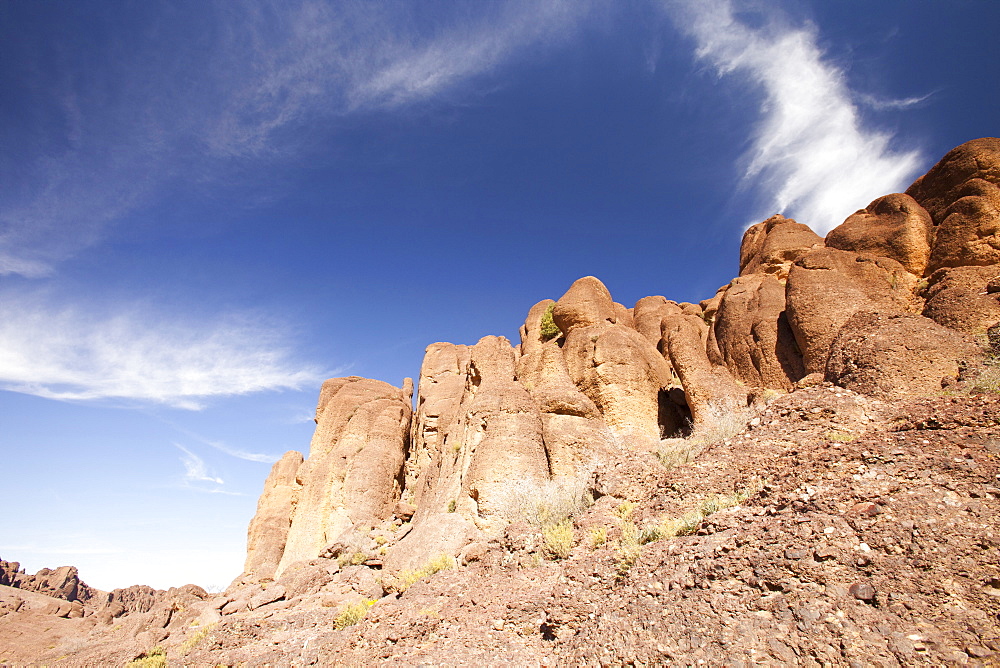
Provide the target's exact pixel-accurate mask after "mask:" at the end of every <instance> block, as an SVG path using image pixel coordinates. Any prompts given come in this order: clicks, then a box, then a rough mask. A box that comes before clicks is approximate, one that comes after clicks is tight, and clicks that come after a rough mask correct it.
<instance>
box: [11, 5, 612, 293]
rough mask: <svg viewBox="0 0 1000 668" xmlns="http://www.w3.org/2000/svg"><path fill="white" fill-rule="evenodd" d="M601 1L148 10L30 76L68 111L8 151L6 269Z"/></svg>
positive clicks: (407, 95)
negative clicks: (81, 53) (124, 31)
mask: <svg viewBox="0 0 1000 668" xmlns="http://www.w3.org/2000/svg"><path fill="white" fill-rule="evenodd" d="M603 1H604V0H514V1H512V2H507V3H501V4H499V5H493V4H492V3H481V2H478V0H474V1H472V2H445V3H420V4H413V3H408V2H399V3H392V2H390V3H371V2H358V1H352V0H340V1H338V2H323V1H319V0H293V1H291V2H289V1H288V0H281V1H280V2H279V1H278V0H261V1H260V2H256V3H231V2H226V1H225V0H217V1H215V2H208V3H204V4H203V5H201V4H199V22H198V24H197V25H193V24H192V23H191V22H190V21H178V20H177V15H176V14H174V13H165V14H163V15H162V16H161V15H158V14H156V12H157V11H158V10H156V9H155V7H154V6H152V5H137V6H136V7H141V8H142V9H141V10H140V14H141V18H137V19H135V20H134V21H133V22H132V23H133V24H134V25H131V26H130V28H131V29H132V30H133V31H137V35H136V38H135V39H130V40H123V41H122V42H121V43H120V44H118V43H116V46H115V48H113V49H112V48H110V47H109V48H108V50H107V51H106V52H101V51H95V52H93V53H87V54H86V56H87V58H88V60H87V61H86V62H83V61H82V60H80V59H79V58H78V54H75V53H72V52H71V51H66V52H62V53H57V56H58V58H57V59H58V60H59V61H60V62H62V63H63V64H64V65H63V67H62V68H61V69H60V70H59V71H57V72H46V71H44V70H40V69H38V68H36V69H32V70H25V71H24V77H25V80H26V83H25V89H26V90H29V89H30V90H31V91H32V94H33V95H37V96H38V99H37V100H33V102H34V103H35V105H34V106H36V107H37V108H38V109H39V110H40V111H39V114H43V113H44V114H45V115H46V116H52V117H55V118H57V122H52V123H48V124H46V125H45V127H44V129H43V130H37V129H36V130H37V131H36V132H34V133H27V132H25V133H22V134H23V138H21V140H20V141H19V151H18V152H17V153H11V152H6V153H5V155H2V156H0V177H2V178H3V183H4V188H5V196H4V200H5V201H4V206H3V207H2V208H0V275H4V274H20V275H23V276H28V277H40V276H45V275H47V274H50V273H52V271H53V270H54V267H56V266H57V265H58V263H59V262H60V261H62V260H64V259H66V258H68V257H70V256H72V255H74V254H76V253H78V252H79V251H81V250H82V249H84V248H86V247H88V246H90V245H92V244H94V243H96V242H98V241H99V240H100V239H101V238H102V236H103V235H104V234H105V233H106V231H107V229H108V228H109V227H110V226H112V225H114V224H116V223H117V222H118V221H121V220H122V219H124V218H126V217H127V215H128V214H129V213H130V212H132V211H134V210H136V208H137V207H140V206H142V205H144V204H147V203H149V202H153V201H156V199H157V198H158V197H160V196H162V192H163V191H164V189H165V188H166V187H167V186H169V185H171V184H173V183H175V182H176V181H178V180H183V181H185V182H187V183H189V184H190V183H192V182H193V183H203V184H205V183H207V184H212V185H213V187H214V186H215V185H218V184H220V183H226V182H228V181H229V180H230V179H231V178H233V175H234V174H236V173H240V172H241V170H247V169H253V168H263V167H268V166H271V165H273V164H276V163H274V161H281V160H285V159H290V158H294V157H296V156H299V155H301V154H302V153H303V152H304V151H307V150H310V149H311V148H312V147H313V143H312V142H313V140H314V139H315V135H316V133H319V132H328V131H329V128H328V127H324V126H328V125H329V123H328V121H330V119H335V118H338V117H343V116H345V115H350V114H357V113H363V112H366V111H370V110H373V109H385V108H398V107H400V106H402V105H406V104H409V103H413V102H417V101H421V100H426V99H428V98H430V97H433V96H436V95H440V94H442V93H443V92H445V91H447V90H450V89H452V88H453V87H455V86H456V85H457V84H459V83H461V82H464V81H469V80H470V79H472V78H473V77H476V76H477V75H480V74H482V73H486V72H490V71H491V70H492V69H493V68H495V67H497V66H498V65H499V64H501V63H504V62H507V61H509V60H511V59H513V58H516V57H518V55H519V54H523V53H524V52H526V51H527V50H529V49H530V47H543V46H548V45H551V44H556V43H558V42H559V41H560V40H561V39H563V38H565V37H566V36H568V35H570V34H572V33H573V32H574V30H575V29H576V27H577V26H578V24H579V22H580V21H581V20H582V17H585V16H587V14H588V12H589V9H590V6H591V5H593V4H600V3H602V2H603ZM72 36H74V35H71V37H72ZM75 37H78V35H77V36H75ZM73 45H74V41H73V40H71V39H65V40H58V39H52V37H51V36H48V39H47V40H46V41H45V42H44V44H43V45H42V46H39V47H37V48H39V49H56V50H58V49H72V48H73ZM123 49H125V50H126V51H125V52H123V51H122V50H123ZM128 49H131V50H130V51H129V50H128ZM21 55H22V56H23V57H21V58H19V59H18V60H20V61H23V62H37V63H44V62H47V60H50V59H51V58H49V56H50V55H51V54H50V53H48V52H45V56H46V57H40V55H39V54H37V53H34V52H32V53H25V54H21ZM74 68H76V69H74ZM29 80H30V83H27V81H29ZM108 91H113V93H109V92H108ZM56 135H58V136H56Z"/></svg>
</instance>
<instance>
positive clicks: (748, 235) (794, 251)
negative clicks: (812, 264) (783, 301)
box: [740, 216, 823, 279]
mask: <svg viewBox="0 0 1000 668" xmlns="http://www.w3.org/2000/svg"><path fill="white" fill-rule="evenodd" d="M822 245H823V238H822V237H821V236H819V235H818V234H816V233H815V232H813V231H812V230H811V229H809V226H807V225H803V224H802V223H797V222H795V221H794V220H792V219H791V218H785V217H784V216H771V217H770V218H768V219H767V220H765V221H764V222H762V223H757V224H756V225H751V226H750V228H749V229H748V230H747V231H746V232H745V233H744V234H743V243H742V244H741V245H740V276H745V275H747V274H757V273H764V274H773V275H774V276H775V277H777V278H779V279H783V278H785V277H787V276H788V271H789V269H790V268H791V265H792V262H794V261H795V260H796V259H797V258H799V257H801V256H802V255H804V254H805V253H806V252H808V251H809V250H812V249H813V248H819V247H821V246H822Z"/></svg>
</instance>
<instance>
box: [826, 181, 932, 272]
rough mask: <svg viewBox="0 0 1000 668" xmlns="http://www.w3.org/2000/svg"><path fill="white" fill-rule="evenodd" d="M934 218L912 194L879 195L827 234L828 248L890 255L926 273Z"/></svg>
mask: <svg viewBox="0 0 1000 668" xmlns="http://www.w3.org/2000/svg"><path fill="white" fill-rule="evenodd" d="M933 239H934V222H933V221H932V220H931V217H930V214H928V213H927V212H926V211H925V210H924V208H923V207H922V206H920V205H919V204H917V202H916V200H914V199H913V198H912V197H910V196H909V195H904V194H901V193H895V194H892V195H886V196H884V197H879V198H878V199H876V200H875V201H874V202H872V203H871V204H869V205H868V206H867V207H866V208H864V209H862V210H860V211H858V212H857V213H855V214H853V215H851V216H850V217H848V219H847V220H845V221H844V222H843V223H842V224H841V225H840V226H839V227H836V228H834V229H833V230H832V231H831V232H830V233H829V234H828V235H826V245H827V247H828V248H839V249H840V250H845V251H852V252H855V253H867V254H869V255H874V256H878V257H888V258H891V259H893V260H896V261H897V262H899V263H900V264H901V265H903V267H904V268H905V269H906V270H907V271H908V272H910V273H911V274H914V275H915V276H923V275H924V270H925V269H926V268H927V260H928V259H929V258H930V254H931V242H932V241H933Z"/></svg>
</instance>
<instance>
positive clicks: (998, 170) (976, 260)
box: [906, 137, 1000, 273]
mask: <svg viewBox="0 0 1000 668" xmlns="http://www.w3.org/2000/svg"><path fill="white" fill-rule="evenodd" d="M906 193H907V194H908V195H910V196H911V197H913V199H914V200H916V201H917V202H918V203H919V204H920V205H921V206H922V207H923V208H924V209H926V210H927V212H928V213H929V214H930V216H931V218H932V219H933V221H934V225H936V226H937V233H936V239H935V242H934V248H933V249H932V251H931V257H930V261H929V264H928V267H927V272H928V273H931V272H934V271H936V270H938V269H940V268H942V267H963V266H969V265H973V266H981V265H988V264H997V263H1000V139H998V138H996V137H984V138H982V139H974V140H972V141H969V142H966V143H964V144H962V145H961V146H958V147H956V148H954V149H952V150H951V151H949V152H948V153H947V154H946V155H945V156H944V157H943V158H941V160H940V161H939V162H938V163H937V164H936V165H934V167H932V168H931V170H930V171H929V172H927V173H926V174H924V175H923V176H921V177H920V178H919V179H917V180H916V181H915V182H914V183H913V185H912V186H910V187H909V188H908V189H907V191H906Z"/></svg>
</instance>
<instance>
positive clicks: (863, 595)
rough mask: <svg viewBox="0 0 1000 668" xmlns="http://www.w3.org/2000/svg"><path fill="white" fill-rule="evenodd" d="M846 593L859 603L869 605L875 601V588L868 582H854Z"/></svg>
mask: <svg viewBox="0 0 1000 668" xmlns="http://www.w3.org/2000/svg"><path fill="white" fill-rule="evenodd" d="M848 591H849V592H850V594H851V596H853V597H854V598H856V599H858V600H859V601H865V602H867V603H870V602H872V601H874V600H875V587H873V586H872V585H871V584H870V583H868V582H855V583H854V584H852V585H851V586H850V587H849V588H848Z"/></svg>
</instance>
